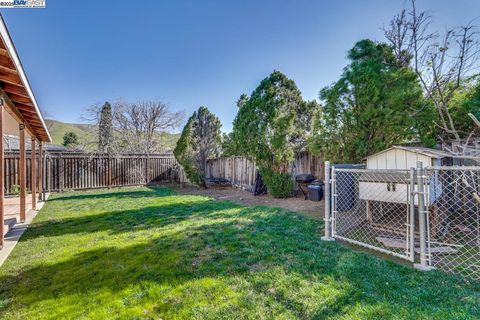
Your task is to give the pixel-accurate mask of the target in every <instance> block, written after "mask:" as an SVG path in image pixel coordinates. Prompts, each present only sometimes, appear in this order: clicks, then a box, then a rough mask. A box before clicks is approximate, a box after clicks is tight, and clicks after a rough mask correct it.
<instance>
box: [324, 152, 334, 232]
mask: <svg viewBox="0 0 480 320" xmlns="http://www.w3.org/2000/svg"><path fill="white" fill-rule="evenodd" d="M330 182H331V181H330V161H325V181H324V186H325V192H324V199H325V200H324V201H325V218H324V219H323V220H324V221H325V236H323V237H322V240H323V241H334V240H335V239H333V238H332V234H331V230H332V219H331V206H330V201H331V200H330V192H331V190H330V186H331V185H330Z"/></svg>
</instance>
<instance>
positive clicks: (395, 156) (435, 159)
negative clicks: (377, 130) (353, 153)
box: [358, 146, 452, 204]
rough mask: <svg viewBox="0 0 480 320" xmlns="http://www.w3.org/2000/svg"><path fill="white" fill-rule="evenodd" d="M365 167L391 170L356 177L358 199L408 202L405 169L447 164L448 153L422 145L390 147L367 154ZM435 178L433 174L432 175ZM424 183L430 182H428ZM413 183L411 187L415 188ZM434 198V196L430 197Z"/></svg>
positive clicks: (407, 179)
mask: <svg viewBox="0 0 480 320" xmlns="http://www.w3.org/2000/svg"><path fill="white" fill-rule="evenodd" d="M366 160H367V169H370V170H391V171H385V172H378V173H375V172H366V173H365V174H363V175H361V176H360V177H359V178H358V180H359V198H360V199H362V200H367V202H368V201H380V202H384V203H385V202H388V203H403V204H406V203H408V201H409V200H408V199H409V197H410V195H409V185H410V181H409V180H410V178H409V173H408V170H409V169H410V168H412V167H414V168H415V167H416V166H417V161H421V162H423V166H424V167H429V166H440V165H451V161H452V158H451V154H450V153H448V152H445V151H442V150H436V149H430V148H423V147H404V146H394V147H391V148H389V149H386V150H384V151H381V152H378V153H376V154H373V155H371V156H369V157H367V159H366ZM433 178H434V179H435V177H433ZM434 181H436V180H434ZM428 184H430V183H429V182H428ZM416 187H417V186H416V185H413V188H416ZM438 194H439V192H438V190H436V189H435V190H431V192H430V196H431V197H437V195H438ZM433 200H434V199H433Z"/></svg>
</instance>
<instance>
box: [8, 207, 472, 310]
mask: <svg viewBox="0 0 480 320" xmlns="http://www.w3.org/2000/svg"><path fill="white" fill-rule="evenodd" d="M228 210H231V211H228ZM180 225H182V228H180V229H179V230H177V231H175V230H172V228H174V227H179V226H180ZM151 227H158V228H163V230H164V233H161V234H160V235H157V236H156V237H155V238H153V239H151V240H149V241H147V242H146V243H142V244H135V245H130V246H124V247H111V246H108V247H104V248H101V249H95V250H89V251H86V252H82V253H78V254H76V255H74V256H73V257H72V258H71V259H68V260H65V261H61V262H58V263H53V264H48V265H47V264H44V265H39V266H35V267H32V268H28V269H25V270H22V271H21V272H20V273H19V274H16V275H6V276H4V277H2V278H0V283H2V286H1V289H0V298H1V301H4V302H5V301H6V303H5V305H4V310H3V313H5V312H10V311H13V308H18V307H20V308H22V307H28V306H33V305H37V304H41V303H42V302H43V301H49V300H52V299H53V300H55V299H66V298H68V297H72V300H70V303H77V305H76V308H74V311H71V312H72V313H70V314H69V316H70V317H80V316H82V315H83V316H85V314H83V313H82V312H84V311H82V310H84V309H83V307H84V305H83V304H85V303H86V304H90V303H93V302H92V301H94V300H95V298H94V296H95V295H96V294H97V293H99V292H100V293H104V294H105V292H107V293H108V294H109V295H110V296H111V297H114V298H117V295H122V294H123V293H121V292H123V291H124V290H126V289H129V288H134V289H132V290H134V292H133V294H134V297H136V298H135V299H137V300H138V301H137V302H138V303H143V302H145V301H148V302H149V303H152V304H154V305H155V307H154V309H153V311H152V312H154V313H159V314H167V315H168V314H170V315H173V314H176V313H177V312H181V311H182V310H183V311H185V312H187V314H188V312H189V310H190V309H194V306H195V305H196V303H197V302H198V301H197V300H205V303H206V304H207V305H209V306H210V307H211V308H214V307H215V304H216V303H217V300H215V299H216V296H217V295H218V296H220V297H221V299H219V300H218V303H219V305H221V303H222V302H221V301H223V300H222V299H224V300H225V299H226V300H228V297H229V294H233V293H231V292H230V291H229V290H228V289H229V288H230V290H231V291H233V292H234V293H235V294H239V295H240V298H236V299H234V300H235V302H234V303H233V304H234V305H231V306H230V305H229V306H227V307H225V308H224V309H222V311H221V312H222V313H221V314H220V313H219V316H218V317H219V318H221V317H222V316H225V315H226V316H230V317H234V316H235V315H236V314H237V312H239V310H243V311H242V312H244V311H245V310H247V311H246V312H247V313H248V312H250V313H248V314H250V316H251V317H252V318H255V315H256V314H257V313H258V312H260V310H266V309H268V310H269V311H268V314H267V315H269V316H270V317H271V318H275V317H277V316H280V315H283V316H285V317H297V318H300V319H323V318H326V317H332V318H336V317H341V316H345V315H351V316H353V315H355V316H357V315H360V316H359V317H360V318H362V315H363V316H364V317H373V318H380V317H384V318H385V317H395V316H397V317H400V318H401V317H402V315H404V316H405V317H407V316H410V315H412V314H414V313H417V314H418V315H420V316H423V317H431V316H433V317H438V318H440V317H441V316H448V315H454V314H457V315H462V314H466V315H472V316H473V315H478V305H477V303H478V300H475V299H478V297H479V291H478V290H479V288H480V287H479V286H478V285H471V286H459V285H458V282H456V279H455V278H452V277H449V276H445V275H443V274H440V273H430V274H422V273H420V272H417V271H413V270H411V269H408V268H405V267H402V266H398V265H395V264H393V263H391V262H386V261H382V260H380V259H377V258H374V257H370V256H367V255H365V254H362V253H355V252H352V251H351V250H350V249H348V248H344V247H342V246H339V245H338V244H336V243H325V242H321V241H320V239H319V235H318V230H319V229H320V228H321V227H322V226H321V225H320V224H319V223H318V221H314V220H310V219H307V218H305V217H302V216H300V215H297V214H294V213H285V212H283V211H281V210H277V209H270V208H265V207H257V208H243V207H240V206H238V205H236V204H233V203H230V202H226V201H204V202H192V203H189V204H182V203H178V204H170V205H166V206H155V207H149V208H145V209H143V210H126V211H124V212H122V211H120V212H110V213H105V214H101V215H95V216H91V217H78V218H72V219H65V220H60V221H55V222H53V224H50V225H44V226H38V229H36V230H35V228H33V229H32V230H30V229H29V230H28V231H27V233H26V234H25V241H28V240H30V239H32V238H35V237H36V236H40V235H42V236H61V235H64V234H71V233H80V232H95V231H101V230H111V231H112V233H121V232H132V233H133V234H134V233H135V231H137V230H147V229H148V228H151ZM204 279H215V281H217V282H215V283H221V285H218V286H217V287H213V288H214V289H213V292H210V291H208V290H209V288H210V290H211V287H207V286H206V285H205V281H204ZM212 281H213V280H212ZM19 284H21V285H19ZM202 290H204V291H202ZM195 293H197V294H195ZM110 296H107V299H106V300H105V301H103V303H106V304H107V303H108V297H110ZM129 297H130V296H128V297H123V299H121V301H122V302H121V303H122V304H123V305H124V307H125V308H128V307H129V303H131V301H130V300H129V299H134V298H131V297H130V298H129ZM469 297H470V300H469V299H467V298H469ZM472 297H473V298H472ZM99 299H100V298H99ZM232 300H233V299H232ZM59 301H61V300H59ZM100 301H102V300H100ZM11 302H15V303H11ZM59 303H61V302H59ZM96 303H98V301H97V302H96ZM0 305H1V304H0ZM87 307H88V308H86V309H89V308H93V307H92V306H91V305H87ZM269 308H271V310H270V309H269ZM357 308H358V310H356V309H357ZM190 311H191V312H193V313H192V314H195V315H196V316H199V317H200V318H201V317H202V315H204V314H201V311H199V310H197V309H195V310H190ZM75 312H77V314H75ZM211 312H213V311H211ZM192 314H190V315H192ZM243 314H245V312H244V313H243ZM205 315H210V316H211V315H212V313H209V314H205ZM220 315H221V316H220Z"/></svg>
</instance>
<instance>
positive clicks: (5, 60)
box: [0, 15, 52, 142]
mask: <svg viewBox="0 0 480 320" xmlns="http://www.w3.org/2000/svg"><path fill="white" fill-rule="evenodd" d="M0 89H1V90H0V93H5V97H6V99H5V100H7V101H6V102H7V105H8V106H9V109H10V111H11V112H13V113H14V116H15V117H16V118H17V119H20V121H21V122H24V124H25V126H26V128H27V129H28V131H29V133H30V134H32V135H34V136H35V138H37V139H38V140H40V141H44V142H50V141H52V139H51V136H50V133H49V132H48V129H47V126H46V125H45V121H44V120H43V117H42V114H41V112H40V109H39V107H38V104H37V100H36V99H35V96H34V95H33V91H32V89H31V87H30V83H29V82H28V79H27V76H26V75H25V72H24V70H23V66H22V63H21V62H20V59H19V57H18V54H17V51H16V49H15V46H14V44H13V42H12V39H11V38H10V34H9V33H8V29H7V27H6V25H5V22H4V20H3V17H2V16H1V15H0ZM7 98H8V99H7Z"/></svg>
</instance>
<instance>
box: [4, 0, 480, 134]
mask: <svg viewBox="0 0 480 320" xmlns="http://www.w3.org/2000/svg"><path fill="white" fill-rule="evenodd" d="M405 5H408V2H405V1H404V0H340V1H333V0H331V1H320V0H311V1H303V0H285V1H282V0H276V1H275V0H262V1H259V0H257V1H254V0H237V1H234V0H228V1H227V0H203V1H202V0H190V1H187V0H175V1H172V0H170V1H166V0H157V1H155V0H143V1H131V0H129V1H123V0H116V1H98V0H97V1H94V0H90V1H88V0H87V1H65V0H46V8H45V9H4V10H3V11H1V12H2V14H3V16H4V18H5V20H6V22H7V26H8V28H9V30H10V33H11V36H12V38H13V41H14V43H15V45H16V48H17V51H18V53H19V55H20V58H21V60H22V63H23V65H24V68H25V70H26V72H27V75H28V77H29V80H30V82H31V85H32V87H33V90H34V92H35V95H36V97H37V100H38V102H39V104H40V105H41V108H42V109H43V110H45V113H46V117H47V118H54V119H58V120H62V121H66V122H79V121H80V118H81V114H82V112H83V110H84V109H85V108H86V107H88V106H90V105H92V104H95V103H101V102H104V101H106V100H109V101H112V100H116V99H118V98H121V99H124V100H127V101H136V100H141V99H161V100H162V101H164V102H167V103H169V105H170V107H171V108H172V109H173V110H185V111H186V113H187V114H188V115H190V114H191V113H192V112H193V110H195V109H196V108H198V107H199V106H200V105H205V106H207V107H208V108H209V109H210V110H211V111H213V112H214V113H215V114H217V115H218V116H219V117H220V119H221V121H222V123H223V130H224V131H230V130H231V122H232V120H233V118H234V117H235V114H236V107H235V101H236V99H237V98H238V97H239V96H240V94H241V93H243V92H245V93H247V94H250V93H251V92H252V90H253V89H254V88H255V87H256V86H257V85H258V83H259V82H260V81H261V80H262V79H263V78H265V77H267V76H268V75H269V73H270V72H272V71H273V70H274V69H277V70H280V71H282V72H284V73H285V74H286V75H287V76H288V77H290V78H292V79H294V80H295V82H296V83H297V86H298V87H299V89H300V90H301V91H302V93H303V97H304V98H305V99H317V98H318V92H319V90H320V89H321V88H322V87H323V86H326V85H328V84H330V83H332V82H333V81H335V80H336V79H337V78H338V76H339V75H340V73H341V71H342V68H343V67H344V66H345V65H346V63H347V61H346V60H345V54H346V51H347V50H348V49H349V48H351V47H352V46H353V44H354V43H355V42H356V41H358V40H360V39H363V38H372V39H376V40H383V33H382V31H381V29H380V28H381V27H382V26H383V25H385V24H386V23H388V21H389V19H390V18H391V17H392V16H393V15H394V14H395V13H397V12H398V11H400V10H401V9H402V8H403V7H404V6H405ZM418 6H419V7H420V9H422V10H425V9H427V10H430V12H431V14H432V15H433V16H434V18H435V21H436V27H438V29H439V30H444V29H445V27H446V26H449V27H452V26H458V25H461V24H464V23H466V22H468V21H470V20H472V19H474V18H476V17H477V16H479V15H480V1H478V0H463V1H449V0H423V1H422V0H419V1H418Z"/></svg>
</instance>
